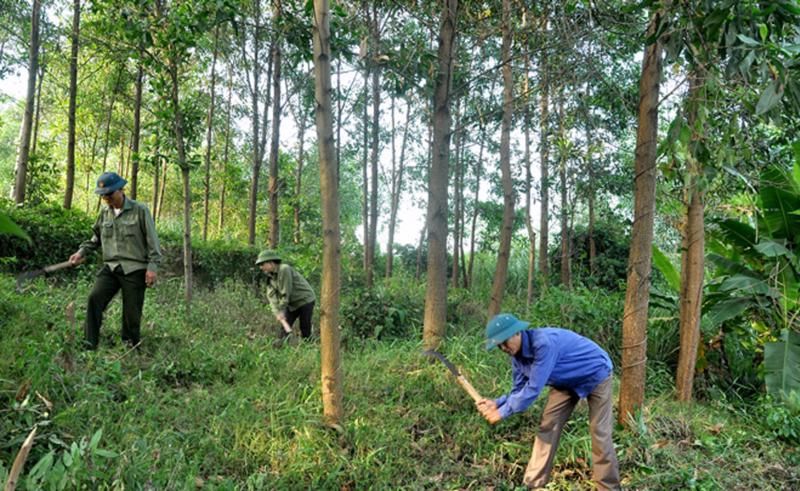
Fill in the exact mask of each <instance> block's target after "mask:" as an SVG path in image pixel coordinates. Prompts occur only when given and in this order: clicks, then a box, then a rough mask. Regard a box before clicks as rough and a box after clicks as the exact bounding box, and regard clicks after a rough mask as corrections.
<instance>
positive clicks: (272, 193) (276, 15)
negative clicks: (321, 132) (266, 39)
mask: <svg viewBox="0 0 800 491" xmlns="http://www.w3.org/2000/svg"><path fill="white" fill-rule="evenodd" d="M272 12H273V19H272V23H273V26H274V32H275V36H274V37H273V40H272V63H273V69H272V139H271V141H270V147H269V148H270V150H269V215H270V226H269V246H270V248H272V249H275V248H276V247H278V242H280V217H279V210H278V192H279V189H278V150H279V146H280V127H281V41H282V39H281V34H280V25H281V22H282V20H281V15H282V7H281V0H274V4H273V10H272Z"/></svg>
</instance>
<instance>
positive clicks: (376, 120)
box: [365, 3, 381, 287]
mask: <svg viewBox="0 0 800 491" xmlns="http://www.w3.org/2000/svg"><path fill="white" fill-rule="evenodd" d="M367 5H369V3H367ZM366 14H367V22H368V24H369V37H370V43H369V56H368V59H367V64H369V65H370V74H371V75H372V126H371V128H372V138H371V141H370V144H371V148H370V165H369V168H370V176H369V183H370V189H369V230H368V232H369V235H368V236H367V237H366V238H365V241H366V255H367V257H366V262H365V269H366V276H367V287H371V286H372V283H373V278H374V268H375V249H376V248H377V241H378V159H379V158H380V138H379V135H380V117H381V67H380V64H379V58H380V52H381V46H380V43H381V32H380V24H379V21H378V5H377V4H376V3H372V15H371V16H370V14H369V10H367V12H366Z"/></svg>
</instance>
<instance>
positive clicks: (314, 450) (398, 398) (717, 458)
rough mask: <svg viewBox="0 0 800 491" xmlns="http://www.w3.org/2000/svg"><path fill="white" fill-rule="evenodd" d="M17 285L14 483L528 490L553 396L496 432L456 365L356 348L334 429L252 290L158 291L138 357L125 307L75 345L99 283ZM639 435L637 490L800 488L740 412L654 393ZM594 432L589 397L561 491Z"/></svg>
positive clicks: (1, 414)
mask: <svg viewBox="0 0 800 491" xmlns="http://www.w3.org/2000/svg"><path fill="white" fill-rule="evenodd" d="M13 286H14V284H13V279H12V278H10V277H8V276H3V277H0V319H2V320H0V322H2V326H0V329H1V330H2V331H0V332H2V333H3V335H2V341H1V342H0V482H2V481H4V480H5V475H6V473H7V472H8V469H9V468H10V466H11V463H12V462H13V459H14V457H15V455H16V451H17V449H18V448H19V446H20V444H21V443H22V441H23V440H24V438H25V437H26V436H27V434H28V433H29V431H30V429H31V428H32V427H33V426H34V425H37V427H38V434H37V438H36V441H35V444H34V447H33V449H32V451H31V455H30V456H29V459H28V463H27V465H26V468H25V473H24V478H23V482H22V484H21V486H20V489H80V488H87V489H198V488H202V489H223V490H224V489H253V490H256V489H345V490H351V489H496V490H513V489H517V488H518V487H519V486H520V484H521V482H522V476H523V473H524V470H525V465H526V463H527V459H528V457H529V455H530V447H531V444H532V441H533V438H534V436H535V431H536V427H537V424H538V416H539V413H540V411H541V407H542V400H541V399H540V401H537V403H536V405H535V406H534V407H533V408H531V409H530V410H528V411H527V412H526V413H524V414H521V415H517V416H515V417H513V418H511V419H509V420H507V421H504V422H502V423H501V424H499V425H498V426H496V427H490V426H489V425H487V424H486V423H485V422H484V420H483V419H482V418H481V417H480V416H479V415H478V414H477V412H476V411H475V409H474V406H473V403H472V402H471V400H470V399H469V398H468V397H467V396H466V394H465V393H464V392H463V391H462V390H461V389H460V388H459V387H458V386H457V385H456V384H455V383H454V381H453V379H452V377H451V376H450V375H449V374H448V373H447V372H446V370H445V369H444V368H443V367H442V366H441V365H439V364H435V363H431V362H430V361H429V360H428V359H427V358H425V357H423V356H421V355H420V350H421V345H420V342H419V340H417V339H414V340H394V341H388V340H387V341H380V342H378V341H374V340H359V339H357V338H355V337H353V336H350V337H347V343H346V345H345V346H344V347H343V359H342V360H343V371H344V382H345V386H344V396H345V399H344V403H345V414H346V421H345V425H344V430H343V431H342V432H341V433H339V432H336V431H333V430H331V429H328V428H327V427H326V426H325V425H324V424H323V423H322V419H321V414H322V407H321V394H320V380H319V371H320V366H319V365H320V361H319V349H318V348H319V346H318V342H317V341H313V340H312V341H310V342H308V341H304V342H300V343H297V344H293V343H276V339H277V336H276V334H277V332H278V331H277V328H276V327H275V326H273V325H272V324H271V322H270V318H271V316H270V315H269V313H268V308H267V307H266V306H265V305H264V304H263V303H262V302H261V301H260V300H258V298H257V297H256V296H255V295H254V292H253V291H252V290H251V289H250V288H248V287H246V286H243V285H241V284H237V283H228V284H225V285H223V286H222V287H220V288H217V289H216V290H214V291H208V290H197V291H196V296H195V299H194V302H193V306H192V310H191V313H190V314H189V315H187V314H186V312H185V310H184V308H183V306H182V304H183V296H182V292H181V286H180V282H179V281H177V280H167V281H162V282H161V283H160V284H159V285H158V287H157V288H155V289H153V290H151V291H150V292H148V296H147V300H146V302H145V313H144V323H143V333H142V334H143V345H142V347H141V349H140V350H139V351H134V352H130V351H128V350H127V349H126V348H125V347H124V346H123V345H122V344H121V343H120V341H119V323H120V320H119V319H120V302H119V300H115V301H114V302H113V303H112V305H111V306H110V307H109V310H108V311H107V316H106V322H105V325H104V327H103V330H102V332H101V342H100V349H99V350H98V351H96V352H86V351H82V350H81V349H80V341H81V337H82V327H81V321H82V319H83V316H84V312H83V305H84V303H85V299H86V296H87V294H88V291H89V288H90V286H91V282H90V280H88V279H82V280H79V281H78V282H77V283H76V284H74V285H69V286H68V287H67V286H62V287H59V286H56V285H53V284H50V283H47V282H46V281H37V282H35V283H34V284H32V285H31V286H30V287H29V289H27V290H26V291H25V292H24V294H18V293H16V292H14V291H13ZM70 303H74V305H75V306H76V307H75V311H76V316H77V320H76V321H75V322H74V323H72V322H70V321H69V320H68V319H67V316H66V315H65V308H66V306H67V305H68V304H70ZM344 329H345V330H346V329H347V326H344ZM443 351H444V352H445V353H446V354H447V355H448V357H449V358H450V359H451V360H452V361H453V362H454V363H455V364H457V365H458V366H460V367H462V369H463V370H464V371H465V373H467V374H468V375H469V378H470V379H471V381H472V383H473V385H475V387H476V388H477V389H478V390H479V391H481V392H482V393H483V394H484V395H487V396H498V395H500V394H501V393H502V392H503V391H505V390H507V389H508V385H509V381H510V373H509V366H508V361H507V360H506V359H504V357H503V356H502V355H500V354H494V353H493V354H488V353H486V352H484V351H483V350H482V348H481V339H480V332H477V331H476V330H472V332H458V334H457V335H456V336H455V337H453V338H451V339H449V340H448V343H447V345H446V346H445V347H444V348H443ZM654 366H655V367H657V368H656V369H655V370H654V371H652V372H651V373H650V374H649V375H648V384H649V386H652V387H669V385H670V384H669V379H668V377H669V376H670V374H669V372H668V371H666V370H664V369H663V367H662V366H660V365H655V364H654ZM26 387H27V388H26ZM45 401H46V402H45ZM48 403H49V404H52V407H48ZM632 426H633V429H632V430H628V431H622V430H621V429H618V431H617V432H616V433H615V440H616V443H617V449H618V457H619V460H620V467H621V473H622V476H623V479H624V484H625V485H626V487H627V488H628V489H643V490H650V489H652V490H655V489H659V490H661V489H676V490H677V489H725V490H728V489H742V490H744V489H797V488H798V487H800V471H798V462H799V461H800V456H798V450H797V449H796V448H794V447H792V446H790V445H787V444H784V443H781V442H780V441H777V440H775V439H773V438H772V437H771V436H770V434H769V433H768V432H767V431H766V430H765V429H763V427H762V426H761V424H760V422H759V421H757V420H756V419H755V418H754V417H753V416H752V415H750V411H749V408H748V407H747V406H746V405H744V403H742V402H741V401H736V400H733V401H727V400H725V399H724V398H720V399H716V400H714V401H705V402H699V403H696V404H693V405H680V404H677V403H675V402H673V400H672V397H671V394H670V393H669V392H668V391H667V390H663V391H661V392H658V393H652V392H648V400H647V405H646V407H645V408H644V409H643V411H642V412H641V414H640V415H639V417H638V418H637V419H636V420H635V421H634V424H633V425H632ZM587 427H588V424H587V410H586V406H585V404H584V403H581V404H580V405H579V407H578V409H577V410H576V413H575V415H574V416H573V418H572V419H571V421H570V423H569V424H568V425H567V428H566V430H565V434H564V436H563V438H562V442H561V445H560V448H559V453H558V456H557V458H556V468H555V471H554V474H553V478H552V481H551V483H550V489H556V490H558V489H578V490H582V489H592V486H591V484H590V482H589V479H590V476H591V465H590V463H589V462H588V459H589V456H590V455H591V452H590V446H591V444H590V439H589V435H588V430H587ZM93 437H94V438H96V439H97V440H96V441H94V439H93ZM93 441H94V443H95V445H94V446H92V442H93ZM48 455H49V456H50V457H49V458H48ZM48 459H49V460H48ZM49 461H52V462H53V463H52V464H51V465H50V466H48V465H46V464H48V462H49ZM67 463H69V465H66V464H67ZM59 465H60V467H59Z"/></svg>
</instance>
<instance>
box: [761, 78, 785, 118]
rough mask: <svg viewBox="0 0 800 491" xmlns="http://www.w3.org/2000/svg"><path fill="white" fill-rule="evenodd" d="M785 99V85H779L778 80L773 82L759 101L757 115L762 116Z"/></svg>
mask: <svg viewBox="0 0 800 491" xmlns="http://www.w3.org/2000/svg"><path fill="white" fill-rule="evenodd" d="M781 97H783V85H781V84H779V83H778V81H777V80H773V81H772V82H771V83H770V84H769V85H768V86H767V88H766V89H764V92H763V93H762V94H761V98H759V99H758V104H757V105H756V114H757V115H761V114H764V113H765V112H767V111H769V110H770V109H772V108H773V107H775V106H776V105H777V104H778V103H779V102H780V101H781Z"/></svg>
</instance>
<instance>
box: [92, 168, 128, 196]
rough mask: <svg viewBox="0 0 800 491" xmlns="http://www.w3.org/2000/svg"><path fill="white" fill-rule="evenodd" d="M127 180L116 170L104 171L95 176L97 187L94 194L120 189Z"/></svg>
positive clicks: (109, 192) (108, 192)
mask: <svg viewBox="0 0 800 491" xmlns="http://www.w3.org/2000/svg"><path fill="white" fill-rule="evenodd" d="M126 184H128V181H126V180H125V179H123V178H122V177H120V175H119V174H117V173H116V172H104V173H103V174H102V175H101V176H100V177H98V178H97V188H95V190H94V192H95V193H96V194H100V195H104V194H111V193H113V192H114V191H116V190H118V189H122V188H123V187H124V186H125V185H126Z"/></svg>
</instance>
